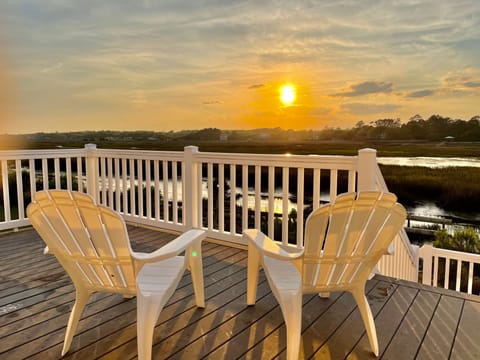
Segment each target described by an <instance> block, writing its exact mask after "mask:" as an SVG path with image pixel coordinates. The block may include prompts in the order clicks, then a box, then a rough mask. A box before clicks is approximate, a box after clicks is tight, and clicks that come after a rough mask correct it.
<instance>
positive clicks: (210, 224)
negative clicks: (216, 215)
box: [207, 163, 213, 230]
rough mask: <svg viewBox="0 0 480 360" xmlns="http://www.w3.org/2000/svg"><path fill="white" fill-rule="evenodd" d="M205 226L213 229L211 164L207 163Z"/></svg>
mask: <svg viewBox="0 0 480 360" xmlns="http://www.w3.org/2000/svg"><path fill="white" fill-rule="evenodd" d="M207 191H208V195H207V203H208V207H207V215H208V216H207V227H208V230H212V229H213V164H212V163H208V165H207Z"/></svg>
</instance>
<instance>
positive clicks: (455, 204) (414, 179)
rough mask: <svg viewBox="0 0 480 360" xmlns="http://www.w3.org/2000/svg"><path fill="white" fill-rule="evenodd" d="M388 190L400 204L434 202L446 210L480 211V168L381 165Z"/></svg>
mask: <svg viewBox="0 0 480 360" xmlns="http://www.w3.org/2000/svg"><path fill="white" fill-rule="evenodd" d="M380 169H381V171H382V174H383V177H384V178H385V182H386V183H387V186H388V189H389V190H390V191H391V192H393V193H395V194H397V196H398V199H399V201H400V202H402V203H403V204H406V205H412V204H414V203H416V202H418V201H431V202H434V203H435V204H437V205H438V206H439V207H441V208H443V209H445V210H452V211H462V212H470V211H475V212H478V211H479V205H478V204H480V168H472V167H450V168H437V169H431V168H427V167H419V166H416V167H413V166H397V165H388V166H387V165H380Z"/></svg>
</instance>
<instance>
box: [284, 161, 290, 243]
mask: <svg viewBox="0 0 480 360" xmlns="http://www.w3.org/2000/svg"><path fill="white" fill-rule="evenodd" d="M288 170H289V169H288V167H283V168H282V243H283V244H284V245H287V244H288V194H289V191H288V190H289V181H288V176H289V171H288Z"/></svg>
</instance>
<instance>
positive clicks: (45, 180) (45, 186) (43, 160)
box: [42, 159, 49, 190]
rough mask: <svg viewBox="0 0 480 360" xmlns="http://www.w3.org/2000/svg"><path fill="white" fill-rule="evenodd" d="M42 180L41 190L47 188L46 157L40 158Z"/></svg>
mask: <svg viewBox="0 0 480 360" xmlns="http://www.w3.org/2000/svg"><path fill="white" fill-rule="evenodd" d="M42 180H43V190H48V188H49V185H48V162H47V159H42Z"/></svg>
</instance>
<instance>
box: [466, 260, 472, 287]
mask: <svg viewBox="0 0 480 360" xmlns="http://www.w3.org/2000/svg"><path fill="white" fill-rule="evenodd" d="M472 287H473V262H471V263H470V264H469V265H468V286H467V293H468V294H471V293H472Z"/></svg>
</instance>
